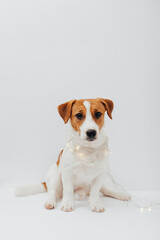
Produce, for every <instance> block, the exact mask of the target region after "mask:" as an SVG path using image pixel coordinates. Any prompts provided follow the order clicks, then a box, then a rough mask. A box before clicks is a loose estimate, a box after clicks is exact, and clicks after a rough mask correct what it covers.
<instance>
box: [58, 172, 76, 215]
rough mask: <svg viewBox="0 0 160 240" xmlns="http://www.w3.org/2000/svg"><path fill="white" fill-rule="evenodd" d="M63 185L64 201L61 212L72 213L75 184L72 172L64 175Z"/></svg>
mask: <svg viewBox="0 0 160 240" xmlns="http://www.w3.org/2000/svg"><path fill="white" fill-rule="evenodd" d="M62 184H63V200H62V207H61V210H63V211H65V212H70V211H72V210H73V202H74V200H73V199H74V198H73V182H72V174H71V173H70V172H66V171H65V172H63V173H62Z"/></svg>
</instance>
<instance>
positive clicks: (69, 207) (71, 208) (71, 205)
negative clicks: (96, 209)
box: [61, 201, 73, 212]
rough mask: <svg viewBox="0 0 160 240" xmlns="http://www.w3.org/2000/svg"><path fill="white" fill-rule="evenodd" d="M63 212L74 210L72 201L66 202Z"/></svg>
mask: <svg viewBox="0 0 160 240" xmlns="http://www.w3.org/2000/svg"><path fill="white" fill-rule="evenodd" d="M61 210H62V211H64V212H71V211H72V210H73V203H72V202H71V201H64V202H63V203H62V206H61Z"/></svg>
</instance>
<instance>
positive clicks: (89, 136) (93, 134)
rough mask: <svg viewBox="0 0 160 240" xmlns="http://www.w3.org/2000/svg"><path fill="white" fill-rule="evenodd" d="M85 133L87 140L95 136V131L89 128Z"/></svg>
mask: <svg viewBox="0 0 160 240" xmlns="http://www.w3.org/2000/svg"><path fill="white" fill-rule="evenodd" d="M86 134H87V137H88V140H94V138H95V136H96V131H95V130H92V129H90V130H88V131H87V132H86Z"/></svg>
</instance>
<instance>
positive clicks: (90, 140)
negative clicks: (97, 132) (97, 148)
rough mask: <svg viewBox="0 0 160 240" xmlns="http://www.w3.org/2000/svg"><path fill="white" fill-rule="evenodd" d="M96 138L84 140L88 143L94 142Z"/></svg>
mask: <svg viewBox="0 0 160 240" xmlns="http://www.w3.org/2000/svg"><path fill="white" fill-rule="evenodd" d="M96 139H97V138H96V137H95V138H87V139H86V140H87V141H88V142H93V141H95V140H96Z"/></svg>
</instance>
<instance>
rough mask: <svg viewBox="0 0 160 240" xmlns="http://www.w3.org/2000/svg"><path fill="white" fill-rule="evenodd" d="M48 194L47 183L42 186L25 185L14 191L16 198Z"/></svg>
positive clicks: (41, 184)
mask: <svg viewBox="0 0 160 240" xmlns="http://www.w3.org/2000/svg"><path fill="white" fill-rule="evenodd" d="M44 192H47V185H46V183H45V182H43V183H40V184H33V185H25V186H20V187H17V188H16V189H15V190H14V195H15V196H16V197H23V196H30V195H34V194H38V193H44Z"/></svg>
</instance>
